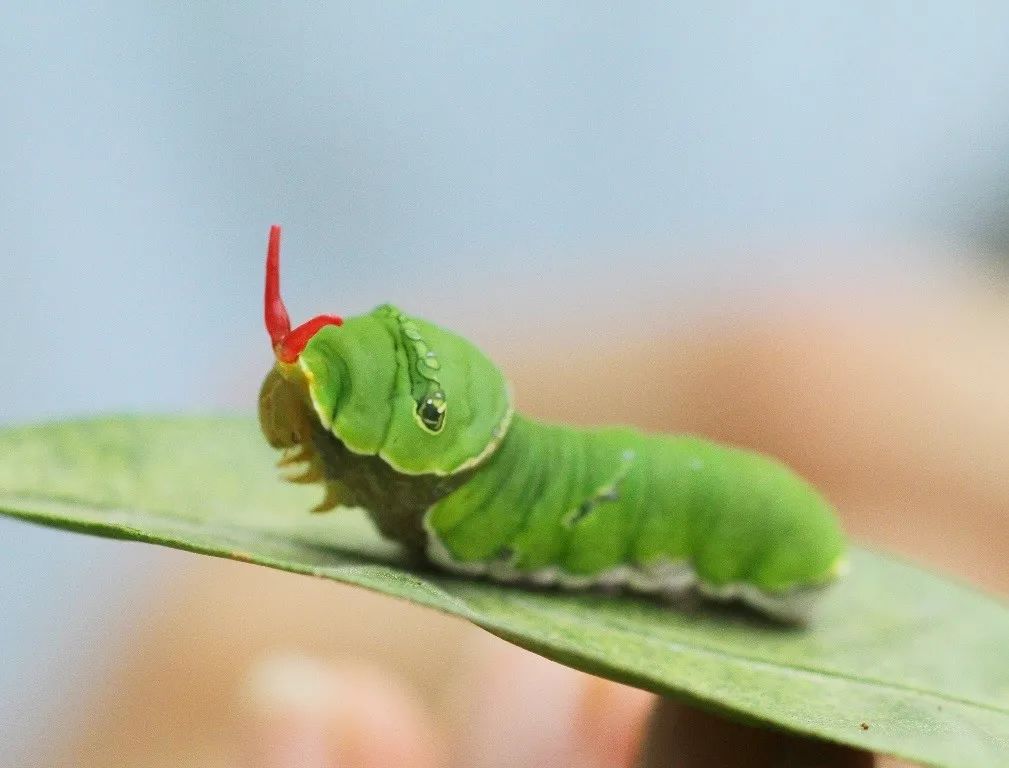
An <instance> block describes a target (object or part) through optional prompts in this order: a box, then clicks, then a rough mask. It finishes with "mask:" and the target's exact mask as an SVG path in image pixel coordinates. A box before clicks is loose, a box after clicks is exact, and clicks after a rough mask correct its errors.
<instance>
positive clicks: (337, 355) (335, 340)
mask: <svg viewBox="0 0 1009 768" xmlns="http://www.w3.org/2000/svg"><path fill="white" fill-rule="evenodd" d="M391 309H392V308H390V307H388V306H382V307H378V308H377V309H375V310H374V311H373V312H371V313H369V314H367V315H361V316H359V317H352V318H349V319H347V320H346V321H345V322H344V324H343V325H342V326H340V327H335V326H328V327H325V328H323V329H322V330H321V331H319V332H318V333H317V334H316V335H315V336H314V337H313V338H312V340H311V341H309V343H308V345H307V346H306V347H305V349H304V351H303V352H302V353H301V360H300V362H301V368H302V370H304V371H308V372H310V373H311V377H310V381H309V393H310V396H311V400H312V403H313V405H314V406H315V410H316V413H317V414H318V416H319V418H320V420H321V421H322V423H323V424H325V425H326V426H328V427H329V428H330V429H331V430H332V432H333V434H334V435H336V436H337V437H338V438H339V439H340V440H341V441H343V443H344V444H345V445H346V446H347V447H348V448H350V450H352V451H354V452H355V453H362V454H369V455H379V456H381V457H382V458H383V459H384V460H385V461H386V462H387V463H389V464H390V465H392V466H393V468H395V469H397V470H399V471H402V472H403V473H405V474H424V473H434V474H439V475H448V474H452V473H454V472H457V471H459V469H460V468H461V467H463V466H464V465H465V464H466V463H467V462H469V461H471V460H473V459H475V458H476V457H477V456H479V454H480V453H481V452H482V451H483V450H484V448H485V447H486V446H487V444H488V443H489V442H491V440H492V439H493V435H494V430H495V429H497V428H498V426H499V425H500V424H501V422H502V421H503V420H504V418H505V415H506V414H507V413H508V412H509V409H510V404H509V398H508V388H507V385H506V383H505V380H504V377H503V376H502V375H501V373H500V371H498V369H497V368H496V367H495V366H494V364H493V363H491V361H490V360H488V359H487V358H486V357H485V356H484V355H483V353H481V352H480V350H478V349H477V348H476V347H475V346H473V345H472V344H470V343H469V342H468V341H466V340H465V339H462V338H460V337H459V336H456V335H455V334H453V333H449V332H447V331H444V330H442V329H441V328H438V327H437V326H436V325H433V324H431V323H428V322H425V321H423V320H419V319H413V322H414V323H415V324H416V326H417V327H418V329H419V330H420V333H421V335H422V337H423V339H424V341H425V342H426V343H427V345H428V346H429V347H430V348H431V349H433V350H435V351H436V353H437V356H438V360H439V362H440V368H439V369H438V375H439V377H440V379H441V384H442V388H443V389H444V391H445V393H446V395H447V400H448V414H447V418H446V419H445V425H444V427H443V428H442V430H441V431H440V432H437V433H433V432H431V431H429V430H427V429H425V428H423V427H422V425H421V424H419V423H418V421H417V417H416V408H417V403H416V401H415V400H414V395H413V385H412V379H411V376H410V372H409V370H410V366H409V363H408V357H407V352H406V350H405V349H404V343H405V342H406V340H405V339H404V338H403V335H402V333H401V332H400V328H399V326H398V323H397V322H396V321H395V319H393V318H392V317H391V316H390V310H391Z"/></svg>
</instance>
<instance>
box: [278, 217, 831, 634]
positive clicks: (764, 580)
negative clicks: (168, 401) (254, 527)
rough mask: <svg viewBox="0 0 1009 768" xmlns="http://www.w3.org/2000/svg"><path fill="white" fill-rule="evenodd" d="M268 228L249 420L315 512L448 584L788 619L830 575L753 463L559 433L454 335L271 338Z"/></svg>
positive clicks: (826, 538)
mask: <svg viewBox="0 0 1009 768" xmlns="http://www.w3.org/2000/svg"><path fill="white" fill-rule="evenodd" d="M279 260H280V230H279V228H278V227H273V228H272V229H271V231H270V241H269V247H268V251H267V262H266V292H265V320H266V326H267V330H268V332H269V334H270V339H271V342H272V344H273V349H274V353H275V356H276V363H275V365H274V367H273V369H272V370H271V371H270V373H269V374H268V375H267V377H266V380H265V382H264V383H263V387H262V390H261V392H260V398H259V416H260V423H261V425H262V429H263V433H264V434H265V435H266V438H267V440H268V441H269V442H270V444H271V445H272V446H273V447H275V448H278V449H284V450H285V453H284V456H283V458H282V459H281V464H282V465H293V464H297V465H300V466H301V467H302V471H301V474H299V475H297V476H293V477H290V478H289V479H291V480H293V481H295V482H318V483H321V484H323V485H324V487H325V498H324V500H323V502H322V503H321V504H320V505H319V506H318V507H317V508H316V511H326V510H329V509H332V508H334V507H336V506H348V507H362V508H363V509H365V510H366V511H367V512H368V513H369V514H370V516H371V517H372V519H373V520H374V521H375V523H376V525H377V527H378V529H379V530H380V531H381V533H382V534H383V535H385V536H387V537H389V538H391V539H394V540H396V541H398V542H399V543H401V544H402V545H403V546H404V547H406V548H407V549H408V550H409V551H411V552H412V553H413V554H414V555H416V556H418V557H423V558H425V559H426V560H428V561H429V562H431V563H432V564H433V565H435V566H437V567H439V568H442V569H444V570H446V571H450V572H453V573H459V574H466V575H471V576H479V577H486V578H490V579H493V580H496V581H502V582H517V583H526V584H535V585H542V586H559V587H562V588H569V589H587V588H592V587H596V586H600V587H601V586H606V587H623V588H627V589H630V590H634V591H638V592H646V593H654V594H658V595H662V596H667V597H677V596H680V595H683V594H684V593H686V592H697V593H699V594H701V595H704V596H707V597H710V598H714V599H719V600H737V599H738V600H742V601H743V602H745V603H747V604H749V605H750V606H752V607H754V608H756V609H758V610H760V611H762V612H764V613H766V614H768V615H771V616H774V617H776V618H780V619H784V620H790V621H801V620H803V619H805V618H806V617H807V616H808V614H809V611H810V609H811V608H812V606H813V604H814V603H815V600H816V597H817V596H818V595H819V593H821V592H822V591H823V589H824V588H825V587H826V586H828V585H829V584H830V583H831V582H832V581H833V580H834V579H835V578H836V577H837V576H838V575H840V573H841V572H842V571H843V569H844V567H845V566H844V563H845V559H844V548H845V545H844V537H843V535H842V532H841V529H840V526H839V524H838V521H837V518H836V516H835V515H834V512H833V510H832V509H831V507H830V506H829V505H828V504H827V502H826V501H825V500H824V499H823V498H822V497H821V496H820V495H819V494H818V493H817V492H816V491H815V490H814V489H813V488H812V487H811V486H810V485H809V484H808V483H806V482H805V481H804V480H802V479H801V478H799V477H798V476H797V475H795V474H794V473H793V472H791V471H790V470H789V469H788V468H786V467H785V466H783V465H782V464H780V463H778V462H776V461H774V460H773V459H770V458H768V457H765V456H762V455H759V454H756V453H752V452H749V451H744V450H740V449H736V448H730V447H727V446H723V445H719V444H716V443H712V442H709V441H706V440H702V439H699V438H696V437H691V436H664V435H645V434H642V433H640V432H637V431H635V430H633V429H626V428H615V427H607V428H599V429H575V428H571V427H565V426H559V425H549V424H542V423H539V422H537V421H534V420H532V419H528V418H525V417H523V416H521V415H520V414H516V413H514V412H513V409H512V405H511V398H510V392H509V389H508V385H507V383H506V381H505V379H504V377H503V376H502V374H501V372H500V371H499V370H498V369H497V368H496V367H495V366H494V364H493V363H492V362H491V361H490V360H489V359H488V358H487V357H486V356H485V355H483V353H481V352H480V351H479V350H478V349H477V348H476V347H475V346H473V345H472V344H470V343H469V342H468V341H466V340H465V339H463V338H461V337H459V336H456V335H455V334H452V333H450V332H448V331H445V330H442V329H441V328H439V327H437V326H436V325H433V324H431V323H429V322H426V321H424V320H421V319H419V318H413V317H410V316H408V315H405V314H404V313H402V312H401V311H399V310H398V309H396V308H394V307H391V306H389V305H383V306H380V307H378V308H377V309H375V310H374V311H372V312H371V313H368V314H365V315H361V316H358V317H353V318H348V319H347V320H346V321H343V320H342V319H341V318H339V317H335V316H330V315H322V316H319V317H316V318H313V319H312V320H309V321H308V322H307V323H305V324H303V325H301V326H299V327H297V328H295V329H293V330H292V329H291V326H290V322H289V319H288V315H287V311H286V310H285V308H284V305H283V302H282V300H281V298H280V278H279Z"/></svg>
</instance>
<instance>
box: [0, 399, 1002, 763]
mask: <svg viewBox="0 0 1009 768" xmlns="http://www.w3.org/2000/svg"><path fill="white" fill-rule="evenodd" d="M275 460H276V456H275V454H274V453H273V451H271V450H270V449H269V448H268V447H267V446H266V444H265V442H264V441H263V439H262V437H261V436H260V434H259V431H258V428H257V427H256V425H255V424H254V423H253V422H252V421H250V420H247V419H243V418H229V417H219V418H129V417H123V418H111V419H103V420H94V421H85V422H71V423H62V424H53V425H46V426H40V427H26V428H17V429H7V430H3V431H0V513H2V514H7V515H11V516H14V517H18V518H22V519H24V520H28V521H31V522H34V523H39V524H42V525H48V526H53V527H57V528H64V529H68V530H73V531H79V532H83V533H90V534H95V535H99V536H107V537H114V538H120V539H130V540H136V541H147V542H152V543H156V544H163V545H165V546H170V547H177V548H180V549H186V550H190V551H193V552H201V553H204V554H209V555H215V556H218V557H227V558H232V559H235V560H241V561H244V562H250V563H258V564H261V565H266V566H269V567H273V568H280V569H283V570H287V571H293V572H296V573H304V574H310V575H313V576H318V577H323V578H328V579H334V580H336V581H341V582H346V583H349V584H356V585H359V586H362V587H366V588H368V589H372V590H375V591H378V592H382V593H385V594H388V595H392V596H394V597H400V598H404V599H407V600H412V601H414V602H416V603H420V604H422V605H426V606H430V607H432V608H435V609H438V610H441V611H444V612H446V613H450V614H453V615H456V616H460V617H462V618H464V619H467V620H469V621H472V622H473V623H475V624H477V625H479V626H481V627H483V628H485V629H487V630H488V631H490V632H493V633H494V634H496V635H499V636H501V637H503V638H505V639H507V640H510V641H511V642H513V643H516V644H517V645H520V646H523V647H525V648H528V649H530V650H532V651H535V652H537V653H540V654H542V655H544V656H547V657H549V658H551V659H555V660H556V661H559V662H561V663H563V664H568V665H570V666H572V667H577V668H578V669H583V670H585V671H588V672H591V673H593V674H597V675H601V676H603V677H609V678H612V679H614V680H619V681H621V682H626V683H630V684H632V685H636V686H639V687H642V688H647V689H649V690H652V691H655V692H658V693H661V694H665V695H668V696H675V697H680V698H683V699H686V700H688V701H691V702H694V703H698V704H701V705H703V706H707V707H713V708H715V709H717V710H721V711H724V712H726V713H729V714H731V715H734V716H736V717H742V718H745V719H748V720H752V721H756V722H762V723H767V724H771V725H774V726H776V727H779V728H784V729H788V730H791V731H795V732H797V733H801V734H806V735H811V736H818V737H821V738H824V739H828V740H831V741H836V742H840V743H844V744H849V745H852V746H855V747H858V748H861V749H866V750H870V751H874V752H883V753H889V754H894V755H899V756H902V757H905V758H907V759H910V760H914V761H918V762H921V763H925V764H928V765H937V766H958V767H959V766H996V765H1009V606H1007V605H1006V604H1005V603H1003V602H1001V601H999V600H997V599H995V598H993V597H990V596H987V595H984V594H982V593H980V592H978V591H976V590H973V589H971V588H969V587H966V586H964V585H961V584H957V583H953V582H950V581H948V580H945V579H943V578H940V577H939V576H936V575H934V574H932V573H929V572H927V571H924V570H922V569H919V568H917V567H914V566H912V565H908V564H906V563H903V562H900V561H897V560H895V559H892V558H890V557H886V556H882V555H879V554H874V553H872V552H868V551H865V550H860V549H856V550H855V551H854V552H853V553H852V571H851V573H850V574H849V575H848V576H847V577H845V578H844V579H843V580H842V582H841V583H840V584H839V586H838V587H837V588H836V589H835V590H833V591H832V592H831V593H829V594H828V595H827V596H826V598H825V600H824V602H823V604H822V606H821V609H820V610H819V611H818V614H817V616H816V618H815V619H814V620H813V622H812V623H811V624H810V626H808V627H807V628H803V629H797V628H786V627H782V626H778V625H773V624H769V623H766V622H763V621H761V620H759V619H757V618H755V617H752V616H749V615H745V614H743V613H742V612H739V611H731V610H722V609H717V610H716V609H714V608H712V607H710V606H705V607H703V608H700V609H694V610H675V609H670V608H668V607H666V606H663V605H662V604H660V603H657V602H654V601H651V600H648V599H645V598H635V597H628V596H621V597H614V596H609V595H601V594H565V593H556V592H550V591H531V590H524V589H521V588H517V587H506V586H499V585H494V584H489V583H484V582H479V581H469V580H465V579H459V578H453V577H448V576H444V575H441V574H438V573H435V572H433V571H422V570H417V569H416V568H413V569H411V568H409V567H407V565H406V564H405V563H404V562H403V560H402V559H401V558H400V557H399V554H398V551H397V549H396V547H395V546H393V545H390V544H389V543H387V542H386V541H384V540H383V539H381V538H380V537H379V536H378V535H377V534H376V533H375V531H374V530H373V528H372V527H371V524H370V523H369V522H368V520H367V518H366V517H365V516H364V515H363V514H362V513H360V512H359V511H357V510H341V511H338V512H335V513H331V514H328V515H310V514H308V513H307V510H308V509H309V508H310V507H311V506H312V505H313V504H314V503H315V502H316V501H318V496H319V493H320V491H319V489H318V488H304V487H296V486H292V485H289V484H287V483H283V482H281V481H280V480H279V479H278V474H277V471H276V470H275V469H274V462H275ZM7 588H14V587H12V586H11V585H8V587H7ZM865 726H868V727H867V728H866V727H865Z"/></svg>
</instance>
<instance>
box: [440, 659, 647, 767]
mask: <svg viewBox="0 0 1009 768" xmlns="http://www.w3.org/2000/svg"><path fill="white" fill-rule="evenodd" d="M480 651H481V653H480V656H479V657H478V659H477V660H476V661H475V662H474V664H473V665H472V669H471V671H470V673H469V674H468V675H466V676H465V677H464V679H465V686H466V689H465V690H464V691H463V692H461V693H460V694H458V695H459V696H461V697H464V699H465V705H464V706H462V707H460V708H459V709H460V715H459V718H460V719H461V720H463V721H464V722H465V727H464V729H463V730H462V732H461V733H460V735H459V737H458V739H457V742H458V743H457V745H456V749H455V750H454V751H453V761H452V765H454V766H457V767H458V768H462V767H463V766H465V767H466V768H527V767H528V766H551V767H552V768H553V767H556V768H568V767H569V766H572V767H573V766H577V767H578V768H626V767H627V766H630V765H633V763H634V758H635V755H636V750H637V745H638V744H639V741H640V735H641V733H642V732H643V728H644V723H645V722H646V720H647V717H648V712H649V709H650V705H651V701H652V697H651V696H650V694H647V693H645V692H643V691H638V690H636V689H633V688H628V687H626V686H622V685H618V684H616V683H612V682H610V681H607V680H601V679H599V678H595V677H592V676H590V675H586V674H583V673H581V672H577V671H575V670H573V669H570V668H568V667H565V666H562V665H560V664H556V663H554V662H552V661H549V660H547V659H544V658H542V657H540V656H537V655H535V654H533V653H529V652H528V651H523V650H522V649H520V648H516V647H515V646H511V645H508V644H506V643H504V642H501V641H498V640H494V639H488V641H487V642H486V643H484V644H483V647H481V648H480Z"/></svg>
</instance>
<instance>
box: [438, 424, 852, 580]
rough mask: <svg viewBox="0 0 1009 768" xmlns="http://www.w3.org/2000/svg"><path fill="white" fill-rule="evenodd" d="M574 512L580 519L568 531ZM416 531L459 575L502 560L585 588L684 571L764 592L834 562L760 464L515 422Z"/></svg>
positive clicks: (832, 539)
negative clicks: (619, 572) (432, 540)
mask: <svg viewBox="0 0 1009 768" xmlns="http://www.w3.org/2000/svg"><path fill="white" fill-rule="evenodd" d="M628 451H633V456H634V458H633V459H632V460H630V461H628V460H627V459H626V458H625V456H626V454H627V452H628ZM610 489H613V490H614V491H615V493H614V494H605V493H604V494H603V495H600V491H605V490H610ZM586 503H588V504H590V505H591V510H590V511H589V512H587V513H586V514H584V515H583V516H580V519H577V520H574V519H573V513H574V512H575V510H578V508H579V507H580V506H581V505H583V504H586ZM429 524H430V527H431V528H432V529H433V530H434V531H435V532H436V533H438V535H439V538H440V539H441V540H442V542H443V543H444V544H445V546H446V547H447V548H448V550H449V551H450V552H451V553H452V555H453V556H454V558H455V559H456V560H458V561H460V562H464V563H466V562H479V561H484V560H490V559H494V558H495V557H497V556H498V555H499V553H500V552H502V551H506V552H508V553H509V555H510V557H509V559H510V561H511V563H512V565H513V566H514V567H516V568H517V569H518V570H520V571H533V570H536V569H539V568H544V567H547V566H550V565H558V566H560V567H561V569H562V570H563V571H564V572H565V573H568V574H573V575H585V576H592V575H595V574H598V573H601V572H603V571H606V570H608V569H612V568H615V567H617V566H620V565H637V566H647V565H649V564H652V563H655V562H658V561H663V560H665V561H670V562H680V561H687V562H689V563H690V564H691V565H692V566H693V568H694V571H695V572H696V573H697V575H698V576H699V578H700V579H701V580H702V581H703V582H704V583H705V584H708V585H712V586H723V585H726V584H733V583H744V584H751V585H753V586H755V587H758V588H759V589H761V590H763V591H765V592H768V593H775V592H781V591H787V590H789V589H791V588H794V587H796V586H803V585H810V584H818V583H822V582H824V581H826V580H828V579H829V578H831V577H832V576H833V575H834V572H835V570H836V567H837V564H838V562H839V561H840V560H841V558H842V557H843V553H844V537H843V535H842V533H841V528H840V525H839V524H838V521H837V518H836V517H835V516H834V514H833V511H832V510H831V509H830V507H829V506H828V505H827V504H826V502H825V501H824V500H823V499H822V498H821V497H820V495H819V494H817V493H816V491H814V490H813V488H812V487H811V486H810V485H809V484H808V483H806V482H804V481H803V480H801V479H800V478H798V477H797V476H796V475H795V474H793V473H792V472H791V471H789V470H788V469H787V468H785V467H784V466H782V465H781V464H779V463H777V462H775V461H772V460H770V459H768V458H766V457H764V456H760V455H758V454H755V453H751V452H747V451H741V450H737V449H733V448H728V447H725V446H721V445H716V444H715V443H711V442H708V441H706V440H700V439H698V438H695V437H662V436H645V435H642V434H640V433H639V432H636V431H634V430H630V429H619V428H608V429H593V430H576V429H570V428H567V427H558V426H548V425H543V424H538V423H536V422H532V421H529V420H527V419H524V418H522V417H519V416H516V417H515V419H514V421H513V422H512V427H511V430H510V431H509V434H508V437H507V438H506V439H505V440H504V442H503V444H502V445H501V447H500V448H498V450H497V452H496V453H495V454H494V455H493V457H491V459H490V460H489V461H488V462H487V463H486V465H485V466H483V467H482V468H481V470H480V471H479V473H477V475H476V476H475V477H474V478H473V479H472V480H470V481H469V482H467V483H466V485H464V486H463V487H461V488H460V489H458V490H456V491H455V492H453V493H452V494H450V495H449V496H447V497H446V498H445V499H443V500H442V501H440V502H438V503H437V504H436V505H435V506H434V507H433V508H432V510H431V512H430V513H429Z"/></svg>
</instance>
